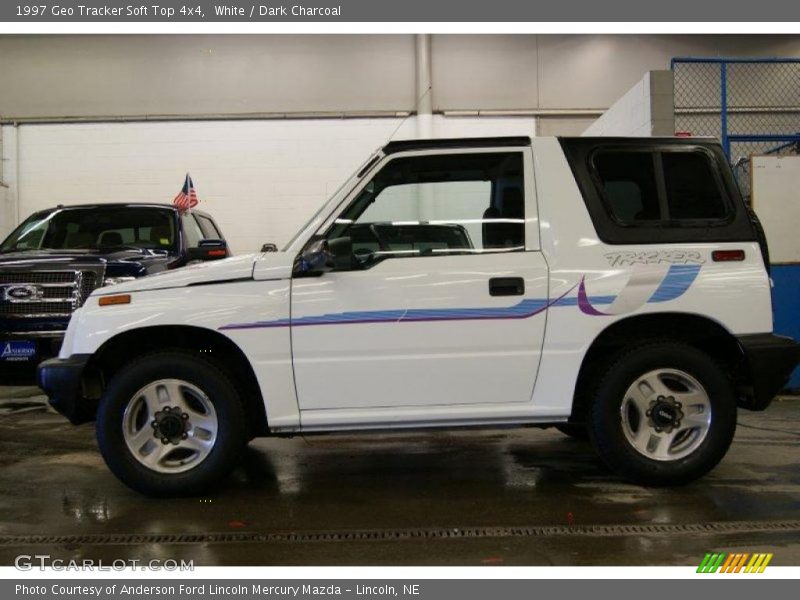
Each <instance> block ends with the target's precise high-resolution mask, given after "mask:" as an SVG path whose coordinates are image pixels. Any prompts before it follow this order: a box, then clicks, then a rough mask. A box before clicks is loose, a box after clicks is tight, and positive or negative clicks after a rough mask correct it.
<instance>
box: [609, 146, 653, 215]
mask: <svg viewBox="0 0 800 600" xmlns="http://www.w3.org/2000/svg"><path fill="white" fill-rule="evenodd" d="M655 159H656V155H655V154H654V153H652V152H630V151H626V152H616V151H613V152H611V151H610V152H598V153H597V155H596V156H595V158H594V168H595V170H596V172H597V175H598V178H599V180H600V187H601V193H602V195H603V197H604V198H605V200H606V203H607V205H608V210H609V212H610V213H611V215H612V216H613V217H614V218H615V219H617V220H618V221H620V222H622V223H634V222H636V221H653V220H657V219H659V218H660V214H661V213H660V208H659V204H658V188H657V187H656V171H655V165H656V163H655Z"/></svg>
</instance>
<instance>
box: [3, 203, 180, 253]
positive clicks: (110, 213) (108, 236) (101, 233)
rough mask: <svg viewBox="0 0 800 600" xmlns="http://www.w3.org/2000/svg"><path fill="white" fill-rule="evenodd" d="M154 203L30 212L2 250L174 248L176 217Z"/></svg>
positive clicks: (4, 243) (5, 242) (6, 241)
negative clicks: (139, 205)
mask: <svg viewBox="0 0 800 600" xmlns="http://www.w3.org/2000/svg"><path fill="white" fill-rule="evenodd" d="M173 215H174V213H173V211H172V210H169V209H161V208H152V207H141V208H137V207H128V206H126V207H120V206H107V207H92V208H67V209H62V210H56V211H49V212H40V213H36V214H33V215H31V216H30V217H28V218H27V219H26V220H25V221H23V223H22V224H21V225H20V226H19V227H17V228H16V229H15V230H14V231H13V232H12V233H11V235H10V236H8V238H6V240H5V241H4V242H3V245H2V246H0V252H14V251H16V252H19V251H26V250H40V249H53V250H97V249H100V248H103V249H112V248H128V247H130V248H142V249H149V250H172V249H174V248H175V238H176V236H175V219H174V216H173Z"/></svg>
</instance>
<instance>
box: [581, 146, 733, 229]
mask: <svg viewBox="0 0 800 600" xmlns="http://www.w3.org/2000/svg"><path fill="white" fill-rule="evenodd" d="M592 168H593V171H594V177H595V180H596V184H597V187H598V188H599V189H598V191H599V192H600V196H601V198H602V199H603V201H604V203H605V205H606V209H607V210H608V212H609V213H610V214H611V216H612V217H613V218H614V219H615V220H616V221H618V222H619V223H621V224H623V225H637V224H638V225H650V226H653V225H661V226H664V225H667V224H668V223H674V222H683V223H681V226H687V225H691V221H703V222H706V223H707V222H709V221H722V220H724V219H726V218H728V217H729V216H730V215H731V212H732V207H731V206H729V204H728V202H727V200H726V195H725V193H724V191H723V188H722V182H721V181H720V180H719V178H718V177H717V175H716V173H715V171H714V168H713V166H712V162H711V157H710V156H708V155H707V154H706V153H705V152H702V151H699V150H694V149H688V150H677V151H676V150H668V151H659V150H657V149H653V150H634V149H632V150H613V149H611V150H598V151H597V152H595V153H594V155H593V156H592ZM704 224H705V223H702V224H701V225H704Z"/></svg>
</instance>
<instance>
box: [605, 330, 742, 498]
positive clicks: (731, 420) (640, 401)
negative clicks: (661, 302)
mask: <svg viewBox="0 0 800 600" xmlns="http://www.w3.org/2000/svg"><path fill="white" fill-rule="evenodd" d="M735 431H736V397H735V393H734V389H733V386H732V384H731V382H730V381H729V380H728V377H727V376H726V373H725V371H724V370H723V369H722V368H721V367H720V366H719V365H717V363H716V362H715V361H714V360H713V359H712V358H711V357H710V356H708V355H707V354H705V353H703V352H701V351H699V350H697V349H696V348H694V347H691V346H688V345H685V344H681V343H677V342H657V343H651V344H646V345H641V346H638V347H636V348H632V349H629V350H628V351H625V352H622V353H620V354H618V355H617V356H616V357H615V358H614V359H612V361H611V363H610V367H609V368H608V369H607V370H606V371H605V374H604V376H603V377H602V379H600V380H599V381H598V382H597V386H596V388H595V391H594V394H593V402H592V405H591V410H590V419H589V435H590V438H591V440H592V443H593V444H594V446H595V448H596V450H597V452H598V453H599V454H600V456H601V458H602V459H603V460H604V461H605V463H606V464H607V465H608V466H609V467H611V468H612V469H613V470H614V471H616V472H618V473H619V474H620V475H622V476H623V477H625V478H626V479H629V480H631V481H633V482H635V483H640V484H644V485H678V484H683V483H687V482H689V481H692V480H694V479H697V478H698V477H701V476H702V475H705V474H706V473H707V472H708V471H710V470H711V469H713V468H714V467H715V466H716V465H717V464H718V463H719V462H720V461H721V460H722V458H723V457H724V456H725V453H726V452H727V451H728V447H729V446H730V444H731V441H732V440H733V435H734V433H735Z"/></svg>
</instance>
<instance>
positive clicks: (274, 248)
mask: <svg viewBox="0 0 800 600" xmlns="http://www.w3.org/2000/svg"><path fill="white" fill-rule="evenodd" d="M261 251H262V252H277V251H278V246H277V245H276V244H271V243H266V244H264V245H263V246H261Z"/></svg>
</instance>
